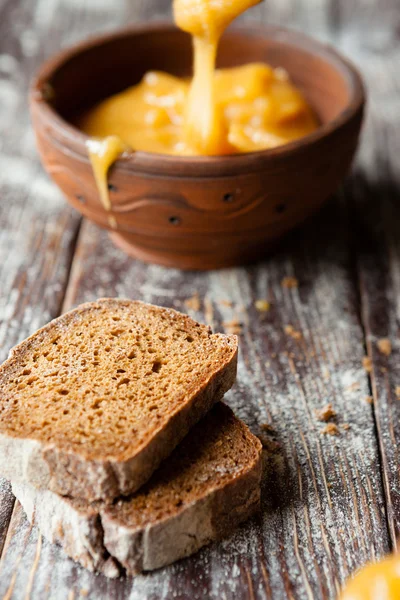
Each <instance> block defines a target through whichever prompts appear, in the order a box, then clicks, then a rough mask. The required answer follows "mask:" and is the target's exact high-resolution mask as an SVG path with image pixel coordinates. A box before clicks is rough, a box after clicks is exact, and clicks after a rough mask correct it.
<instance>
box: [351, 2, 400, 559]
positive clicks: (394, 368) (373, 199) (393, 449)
mask: <svg viewBox="0 0 400 600" xmlns="http://www.w3.org/2000/svg"><path fill="white" fill-rule="evenodd" d="M388 8H390V7H388ZM392 9H394V5H393V6H392ZM397 9H398V10H397V14H398V15H400V10H399V6H398V5H397ZM394 13H395V11H394V10H392V11H389V10H388V13H385V17H386V18H387V17H388V15H390V14H392V15H394ZM397 36H398V33H397ZM396 39H397V43H396ZM377 43H379V46H378V47H379V48H382V47H384V48H385V56H386V60H385V70H384V72H383V73H381V72H379V65H378V63H377V61H376V53H377V48H376V45H375V44H377ZM375 44H374V43H373V41H369V43H368V55H369V57H372V65H371V66H370V67H369V68H367V74H368V79H369V83H370V85H371V86H372V85H373V83H374V81H376V79H375V78H376V77H377V76H378V75H379V76H381V77H382V81H383V82H384V85H383V86H381V85H379V91H378V90H377V93H376V94H375V95H373V96H372V101H371V110H370V127H369V129H368V131H367V135H366V139H365V143H364V147H363V148H364V150H363V152H362V153H361V156H360V161H359V172H358V173H357V174H356V176H355V177H354V178H353V179H352V180H351V181H350V183H349V185H348V187H347V190H346V192H347V194H348V197H349V199H350V201H351V202H352V204H353V211H354V229H355V232H356V233H355V240H356V241H357V268H358V271H359V278H360V301H361V310H362V315H363V324H364V327H365V334H366V352H367V354H368V356H369V357H370V359H371V361H372V372H371V386H372V392H373V397H374V412H375V418H376V424H377V432H378V436H379V442H380V452H381V458H382V465H383V474H382V478H383V483H384V488H385V494H386V501H387V513H388V522H389V529H390V535H391V542H392V544H393V546H394V547H395V548H396V549H398V536H399V534H400V473H399V451H398V448H399V442H400V425H399V423H400V387H399V386H400V362H399V357H400V346H399V336H400V328H399V317H400V305H399V298H400V203H399V200H400V187H399V184H400V164H399V161H398V152H399V131H400V113H399V110H398V103H397V104H396V103H395V101H394V99H395V98H397V99H398V98H399V94H400V84H399V79H398V76H397V72H398V64H399V61H400V47H399V43H398V37H397V38H396V34H395V32H394V31H393V29H392V28H390V27H388V29H387V30H385V33H384V35H382V32H381V35H380V39H379V38H376V40H375ZM362 61H363V62H362V65H363V66H366V63H367V59H366V57H363V58H362ZM382 340H389V342H390V345H388V344H387V342H386V344H385V343H383V345H382V344H381V342H382ZM390 346H391V351H390Z"/></svg>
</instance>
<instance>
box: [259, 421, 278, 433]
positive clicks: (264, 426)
mask: <svg viewBox="0 0 400 600" xmlns="http://www.w3.org/2000/svg"><path fill="white" fill-rule="evenodd" d="M260 427H261V429H262V430H263V431H269V432H270V433H273V432H274V431H275V430H274V428H273V427H272V425H270V424H269V423H261V425H260Z"/></svg>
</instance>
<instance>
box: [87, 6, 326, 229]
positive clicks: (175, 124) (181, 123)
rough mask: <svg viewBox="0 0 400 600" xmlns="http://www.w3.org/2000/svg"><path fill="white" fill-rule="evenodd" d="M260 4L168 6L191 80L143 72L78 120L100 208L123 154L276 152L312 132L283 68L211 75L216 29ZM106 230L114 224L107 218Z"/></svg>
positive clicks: (308, 114) (257, 66)
mask: <svg viewBox="0 0 400 600" xmlns="http://www.w3.org/2000/svg"><path fill="white" fill-rule="evenodd" d="M259 1H260V0H225V1H224V2H221V1H220V0H175V1H174V16H175V22H176V24H177V25H178V26H179V27H180V28H181V29H183V30H185V31H187V32H188V33H190V34H191V35H192V38H193V48H194V74H193V78H192V80H188V79H180V78H177V77H174V76H172V75H169V74H167V73H161V72H149V73H147V74H146V75H145V76H144V78H143V80H142V81H141V82H140V83H139V84H138V85H135V86H133V87H131V88H128V89H127V90H125V91H123V92H121V93H119V94H117V95H115V96H112V97H110V98H108V99H106V100H104V101H103V102H101V103H100V104H99V105H97V106H95V107H94V108H92V109H91V110H90V111H88V112H87V113H86V114H84V115H83V116H82V117H81V118H80V119H79V122H78V126H79V127H80V129H82V130H83V131H84V132H85V133H86V134H87V135H89V136H91V137H92V138H94V139H95V142H94V141H93V140H89V142H88V150H89V157H90V159H91V162H92V166H93V171H94V175H95V179H96V183H97V187H98V189H99V193H100V197H101V200H102V203H103V205H104V207H105V208H106V210H108V211H109V210H110V208H111V207H110V202H109V197H108V190H107V173H108V170H109V168H110V166H111V165H112V164H113V162H114V161H115V160H116V158H117V157H118V155H119V152H122V151H123V150H125V149H128V148H129V149H130V150H133V151H134V150H139V151H144V152H153V153H158V154H169V155H178V156H212V155H227V154H235V153H243V152H254V151H258V150H264V149H268V148H275V147H277V146H280V145H283V144H285V143H288V142H290V141H292V140H295V139H298V138H300V137H303V136H304V135H307V134H308V133H311V132H312V131H313V130H314V129H316V127H317V120H316V118H315V116H314V114H313V111H312V110H311V108H310V107H309V106H308V104H307V102H306V101H305V99H304V98H303V96H302V94H301V93H300V91H299V90H297V89H296V87H295V86H294V85H293V83H292V82H291V81H290V79H289V77H288V74H287V73H286V71H284V70H283V69H279V68H278V69H273V68H272V67H270V66H269V65H267V64H264V63H253V64H248V65H244V66H241V67H235V68H231V69H222V70H215V61H216V54H217V47H218V42H219V39H220V37H221V35H222V33H223V31H224V30H225V28H226V27H227V26H228V25H229V23H230V22H231V21H232V20H234V19H235V18H236V17H237V16H238V15H239V14H241V13H242V12H244V11H245V10H247V9H248V8H250V7H251V6H253V5H255V4H257V3H258V2H259ZM99 140H101V141H99ZM118 149H119V151H118ZM109 225H110V226H111V227H114V226H115V221H114V220H113V219H112V217H111V216H110V218H109Z"/></svg>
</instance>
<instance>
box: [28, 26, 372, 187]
mask: <svg viewBox="0 0 400 600" xmlns="http://www.w3.org/2000/svg"><path fill="white" fill-rule="evenodd" d="M158 31H160V32H169V31H170V32H181V30H180V29H178V28H177V27H176V26H175V25H174V24H173V23H171V22H169V21H151V22H149V23H139V24H134V25H129V26H128V27H121V28H118V29H116V30H114V31H112V32H107V33H103V34H99V35H94V36H90V37H88V38H86V39H84V40H82V41H80V42H77V43H76V44H73V45H71V46H69V47H68V48H66V49H64V50H62V51H60V52H59V53H57V54H55V55H54V56H52V57H50V58H49V59H48V60H46V61H45V62H44V63H43V64H42V65H41V66H40V67H39V69H38V70H37V72H36V75H35V76H34V78H33V80H32V82H31V85H30V92H29V96H30V104H31V108H32V107H33V106H35V109H37V110H39V111H40V116H41V117H42V118H43V120H44V121H45V122H46V123H47V125H50V124H51V127H52V128H53V129H54V130H55V131H56V132H57V133H58V135H59V136H60V138H62V139H63V142H64V143H65V144H67V145H68V147H69V149H70V150H73V153H74V155H75V156H76V157H79V159H80V160H81V161H83V162H87V163H88V164H89V163H90V161H89V157H88V154H87V149H86V141H87V140H88V139H89V136H88V135H86V134H85V133H83V132H82V131H81V130H79V129H78V128H77V127H75V126H74V125H72V124H71V123H70V122H68V121H67V120H66V119H64V118H63V117H62V116H61V115H60V114H59V113H58V112H57V110H56V109H55V108H53V107H52V105H51V104H50V101H49V100H48V99H46V97H45V94H44V92H43V90H45V89H46V84H47V85H48V82H49V80H51V78H52V77H53V76H54V74H55V73H56V72H57V71H58V70H59V69H60V68H61V67H62V66H63V64H65V63H66V62H67V61H68V60H70V59H71V58H73V57H76V56H77V55H79V54H80V53H82V52H84V51H86V50H89V49H93V48H95V47H96V46H99V45H102V44H104V43H108V42H111V41H113V40H116V39H118V38H122V37H126V36H129V35H130V34H131V35H138V34H142V33H151V32H155V33H156V32H158ZM181 33H182V34H184V35H188V34H185V33H184V32H181ZM227 33H228V34H230V35H233V36H234V35H235V34H236V33H237V34H239V35H246V34H247V35H254V34H258V35H261V36H264V37H268V38H270V39H271V40H272V41H274V40H276V41H278V42H283V43H287V44H288V45H289V46H293V47H298V48H300V49H303V50H305V51H308V52H310V53H312V54H314V55H315V56H318V57H320V58H321V59H323V60H325V61H327V62H328V63H330V64H331V66H332V67H333V68H334V69H335V70H336V71H337V72H338V73H339V75H340V76H341V77H342V78H343V79H344V80H345V82H346V84H347V87H348V90H349V100H348V102H347V105H346V106H345V107H344V108H343V110H342V111H341V112H340V113H339V114H338V115H337V116H336V117H335V118H334V119H332V120H331V121H328V122H327V123H324V124H323V125H320V126H319V127H318V128H317V129H316V130H315V131H313V132H311V133H310V134H307V135H305V136H303V137H301V138H299V139H298V140H294V141H292V142H289V143H287V144H284V145H282V146H278V147H277V148H269V149H265V150H259V151H256V152H249V153H237V154H232V155H221V156H190V157H187V156H175V155H167V154H157V153H151V152H143V151H139V150H136V151H135V150H133V151H132V152H128V153H125V154H124V155H123V156H121V158H119V159H117V161H115V163H114V166H115V165H116V166H117V167H118V168H122V169H123V170H134V171H135V172H137V171H141V172H144V173H152V174H160V175H161V174H169V175H181V176H182V175H183V176H190V177H199V178H201V177H204V176H205V174H206V175H207V176H210V175H211V176H228V175H232V174H239V173H242V172H246V173H249V172H254V171H258V170H260V169H261V168H263V166H264V165H265V161H266V160H268V161H274V160H277V161H278V160H280V159H282V158H286V157H288V156H292V155H296V154H297V153H299V152H303V151H304V148H306V147H308V146H311V145H314V144H318V143H320V142H321V141H322V140H324V139H325V138H326V137H327V136H330V135H333V134H334V133H335V132H336V131H338V130H339V129H341V128H342V127H344V126H345V125H347V124H348V123H349V122H350V121H351V120H352V119H354V118H356V117H357V115H359V116H360V117H362V114H363V109H364V105H365V102H366V92H365V86H364V83H363V80H362V77H361V74H360V72H359V71H358V69H357V68H356V67H355V66H354V64H353V63H352V62H351V61H349V60H348V59H347V58H345V57H344V56H342V54H341V53H339V52H337V51H336V50H335V49H334V48H333V47H332V46H331V45H330V44H326V43H324V42H320V41H318V40H316V39H314V38H312V37H310V36H308V35H306V34H304V33H302V32H299V31H296V30H293V29H289V28H286V27H281V26H276V25H269V24H265V25H264V24H263V25H258V24H252V23H250V24H247V25H244V26H243V25H242V26H233V27H230V28H228V30H227Z"/></svg>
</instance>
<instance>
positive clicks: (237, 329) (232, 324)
mask: <svg viewBox="0 0 400 600" xmlns="http://www.w3.org/2000/svg"><path fill="white" fill-rule="evenodd" d="M222 326H223V327H224V329H225V331H226V332H227V333H234V334H236V335H239V334H240V333H242V323H241V322H240V321H239V319H232V321H224V322H223V323H222Z"/></svg>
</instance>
